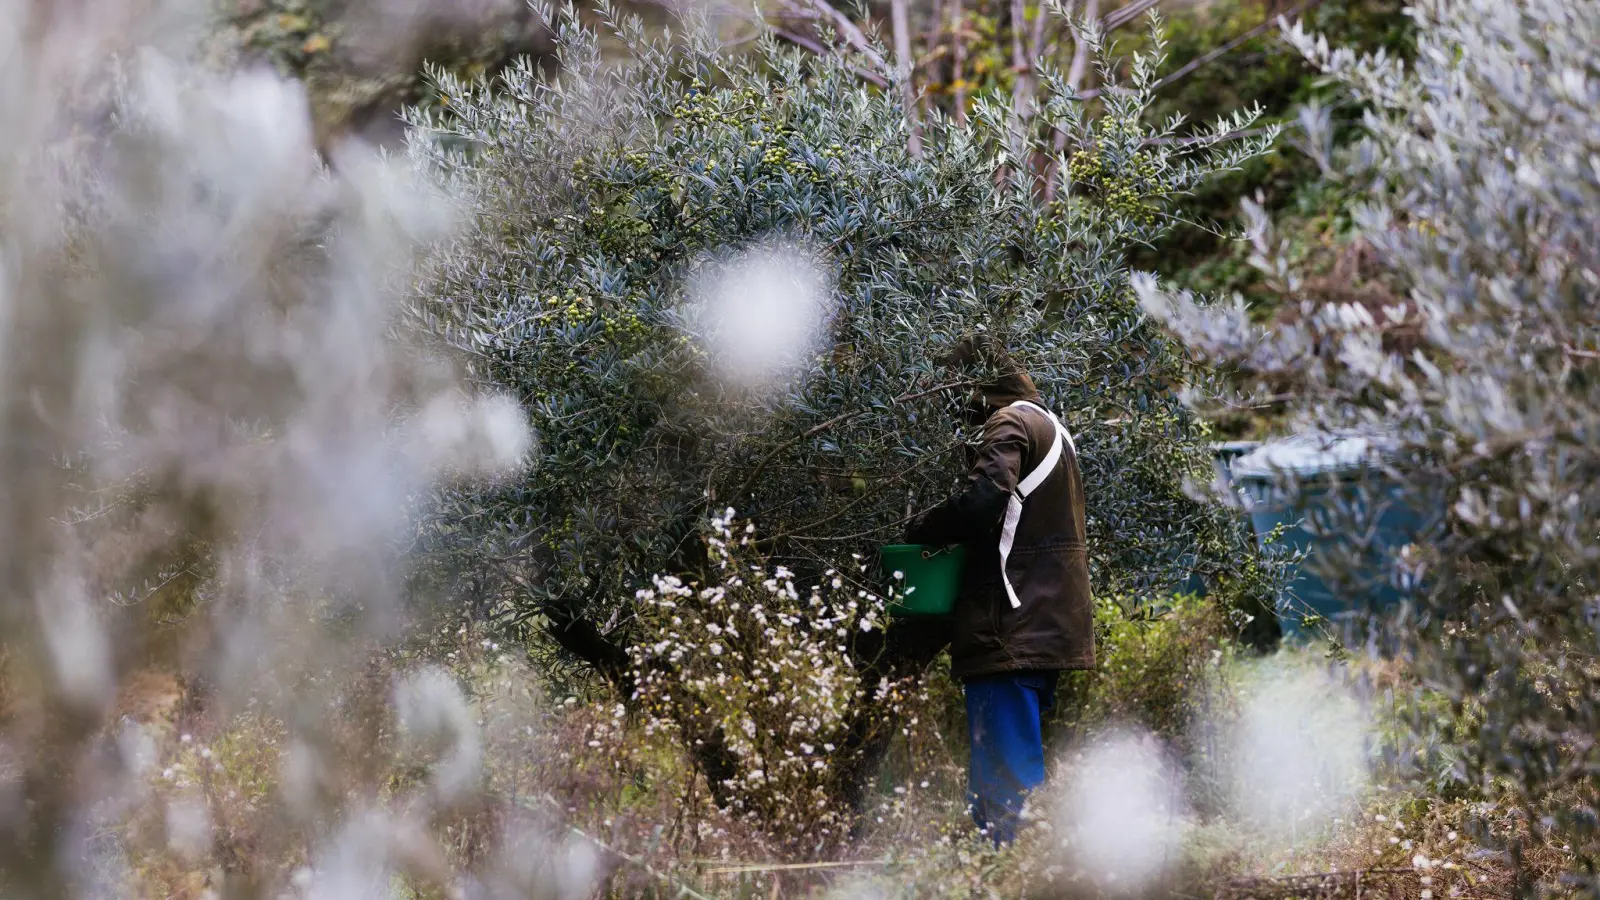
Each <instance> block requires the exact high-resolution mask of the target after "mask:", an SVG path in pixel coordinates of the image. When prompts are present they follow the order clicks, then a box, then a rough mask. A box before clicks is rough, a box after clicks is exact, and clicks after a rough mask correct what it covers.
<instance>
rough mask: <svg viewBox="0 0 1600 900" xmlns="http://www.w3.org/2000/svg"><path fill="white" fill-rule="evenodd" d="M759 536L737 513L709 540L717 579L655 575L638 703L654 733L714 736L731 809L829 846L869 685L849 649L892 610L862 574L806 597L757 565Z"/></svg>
mask: <svg viewBox="0 0 1600 900" xmlns="http://www.w3.org/2000/svg"><path fill="white" fill-rule="evenodd" d="M754 531H755V526H754V525H747V526H746V527H745V529H744V530H743V531H742V532H741V533H739V534H737V535H736V534H735V531H734V526H733V510H731V509H730V510H728V511H727V512H726V513H724V514H723V515H722V516H720V517H718V518H715V519H713V520H712V521H711V524H710V533H709V534H708V535H707V537H706V543H707V546H708V551H709V557H710V559H711V562H712V566H713V568H712V569H711V571H712V572H714V573H715V574H716V576H717V577H716V580H715V582H714V583H711V584H707V585H703V586H702V585H692V584H685V583H684V582H682V581H680V580H678V579H677V578H676V577H674V576H670V575H667V576H657V577H656V578H655V583H654V587H651V588H646V589H643V590H641V591H639V594H638V600H639V607H638V610H639V611H638V615H639V619H640V622H639V630H638V632H637V633H638V634H639V635H640V639H641V642H640V643H638V644H636V645H634V646H633V647H632V648H631V649H630V651H629V655H630V657H631V659H632V662H633V675H634V679H635V683H636V685H637V687H636V688H635V695H634V696H635V699H637V700H638V701H639V706H640V708H641V709H642V710H643V712H644V715H645V717H646V725H645V730H646V733H647V734H663V735H669V736H672V737H674V738H676V739H677V740H678V741H680V742H681V743H682V744H683V745H684V746H686V747H691V748H692V747H698V746H704V745H705V744H706V742H707V741H709V740H712V739H713V736H714V735H716V736H718V737H717V738H716V740H718V741H720V743H721V744H723V745H724V746H725V747H726V748H727V749H728V751H729V752H730V753H731V758H732V762H733V766H732V768H731V770H730V771H726V772H719V773H716V775H717V776H721V778H720V785H719V787H720V794H721V795H722V796H723V797H724V798H725V802H726V804H727V805H728V807H729V808H730V809H731V811H733V812H734V813H736V814H741V815H745V816H748V817H750V818H751V819H752V820H753V821H755V822H757V823H759V824H760V825H762V826H763V827H764V828H766V829H767V830H768V832H769V833H771V834H772V835H773V836H774V837H775V838H777V839H778V840H780V841H784V842H787V843H790V844H793V843H796V842H798V841H801V840H804V841H806V842H807V843H813V844H815V845H816V846H817V847H819V848H820V847H831V846H832V845H836V844H837V843H838V842H839V840H840V839H841V838H842V837H843V835H844V824H845V815H846V814H847V813H848V812H849V810H848V809H846V808H845V807H843V806H842V805H841V804H840V803H839V802H838V801H837V798H836V797H835V796H833V795H832V794H831V793H830V788H831V787H832V784H833V782H834V780H835V778H836V774H837V773H836V772H835V771H834V768H833V760H834V759H835V758H836V752H837V751H838V749H839V745H840V744H842V743H844V736H845V730H846V728H847V727H848V725H849V713H850V712H851V710H852V707H853V705H854V700H855V695H856V693H857V691H859V690H861V689H862V685H861V684H860V683H859V676H858V673H857V671H856V668H855V665H854V664H853V662H852V660H851V657H850V653H849V646H848V643H847V642H848V640H849V639H850V637H851V635H852V634H854V633H855V632H857V631H871V630H873V629H875V628H877V629H881V628H882V627H883V625H884V601H883V598H881V597H879V596H877V595H875V594H873V593H872V592H870V591H868V590H866V589H865V588H862V587H859V585H860V583H861V579H860V577H859V576H860V571H864V570H865V567H864V566H863V567H861V568H860V571H857V572H851V573H843V572H834V571H829V572H826V573H824V578H825V580H824V582H823V583H822V584H819V585H815V586H812V587H811V588H809V589H807V590H805V591H804V592H802V590H801V589H799V588H797V587H796V586H795V576H794V573H793V572H791V571H789V570H788V569H786V568H784V567H782V566H776V567H773V568H772V569H770V570H768V569H767V568H765V567H764V566H762V565H755V564H751V563H750V561H749V560H750V557H751V551H750V545H751V540H752V535H753V534H754ZM868 687H869V688H870V687H871V686H868ZM887 689H888V687H887V685H885V686H884V690H885V691H887ZM713 777H715V776H713Z"/></svg>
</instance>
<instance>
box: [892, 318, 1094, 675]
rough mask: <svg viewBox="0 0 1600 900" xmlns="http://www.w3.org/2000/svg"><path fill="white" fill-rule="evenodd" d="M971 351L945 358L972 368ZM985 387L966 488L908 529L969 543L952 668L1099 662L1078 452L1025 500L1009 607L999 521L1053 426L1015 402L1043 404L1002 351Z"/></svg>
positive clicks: (973, 670) (965, 671) (978, 670)
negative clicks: (1003, 579) (997, 370)
mask: <svg viewBox="0 0 1600 900" xmlns="http://www.w3.org/2000/svg"><path fill="white" fill-rule="evenodd" d="M990 352H991V353H992V352H993V351H990ZM963 354H964V355H965V356H966V358H965V359H963V358H962V356H963ZM971 355H972V348H971V345H970V344H968V343H966V342H964V344H963V345H961V346H959V347H958V350H957V351H956V353H955V354H952V357H947V361H948V362H950V363H952V364H955V365H957V366H961V367H966V366H967V365H970V363H971ZM980 393H981V396H982V400H981V401H977V400H976V399H975V402H974V403H973V404H972V405H971V406H970V407H969V410H970V412H973V413H980V414H981V415H983V416H984V418H983V419H982V421H983V437H982V440H981V441H980V443H979V445H978V447H977V448H976V450H975V451H969V454H968V456H969V463H970V471H969V473H968V475H967V482H966V485H965V487H964V488H963V489H962V491H961V492H960V493H958V494H957V495H956V496H954V497H952V498H951V499H949V500H947V501H945V502H944V503H942V504H940V505H939V506H936V507H934V508H933V509H931V510H928V511H927V512H926V513H925V514H923V515H922V516H920V517H919V518H918V519H917V520H916V521H914V522H913V523H912V525H911V527H910V528H909V529H908V530H907V532H906V540H907V542H909V543H916V544H936V545H938V544H957V543H959V544H964V545H965V546H966V549H967V561H966V567H965V569H964V571H963V575H962V583H961V591H960V594H959V595H958V597H957V599H956V606H955V611H954V614H953V621H952V628H953V631H952V634H953V639H952V641H951V645H950V659H951V664H952V672H953V674H954V675H955V676H956V677H957V678H962V679H967V678H976V677H980V676H984V675H994V674H1000V673H1004V672H1020V671H1040V670H1044V671H1058V670H1062V669H1088V668H1093V666H1094V617H1093V599H1092V596H1091V593H1090V590H1089V560H1088V550H1087V547H1086V545H1085V543H1084V539H1085V535H1084V491H1083V479H1082V476H1081V475H1080V474H1079V472H1078V459H1077V455H1076V454H1075V453H1074V452H1073V450H1072V447H1071V446H1070V445H1067V444H1064V445H1063V447H1062V450H1061V458H1060V459H1059V461H1057V463H1056V468H1055V471H1054V472H1053V473H1052V474H1051V475H1050V476H1048V477H1047V478H1045V480H1044V481H1043V483H1041V484H1040V485H1039V487H1038V488H1037V489H1036V490H1034V492H1033V493H1032V494H1030V495H1029V496H1028V497H1027V499H1026V500H1025V501H1024V503H1023V505H1022V516H1021V518H1020V520H1019V521H1018V523H1017V531H1016V539H1015V542H1014V543H1013V545H1012V548H1011V553H1010V556H1009V559H1008V561H1007V565H1006V572H1007V574H1008V575H1009V577H1010V581H1011V586H1012V588H1013V589H1014V590H1015V591H1016V594H1017V598H1018V599H1019V600H1020V601H1021V605H1020V606H1018V607H1016V608H1013V607H1012V606H1011V602H1010V599H1009V598H1008V597H1007V596H1006V591H1005V586H1004V584H1003V583H1002V582H1001V579H1000V529H1001V523H1002V521H1003V520H1004V516H1005V511H1006V506H1007V502H1008V500H1009V498H1010V497H1011V495H1012V493H1013V492H1014V491H1015V490H1016V489H1017V485H1018V484H1019V483H1020V482H1021V481H1022V479H1023V478H1024V477H1026V475H1027V473H1029V472H1031V471H1033V469H1034V467H1036V466H1038V465H1039V464H1040V463H1041V462H1042V461H1043V460H1044V458H1045V456H1046V454H1047V453H1048V452H1049V450H1050V445H1051V443H1052V442H1053V441H1054V440H1055V436H1056V431H1055V426H1054V425H1053V424H1052V423H1051V422H1050V420H1049V418H1048V417H1047V416H1045V415H1044V414H1043V413H1041V412H1040V411H1039V410H1036V409H1031V408H1029V407H1025V406H1012V405H1011V404H1012V403H1013V402H1015V401H1017V400H1028V401H1031V402H1033V403H1037V404H1039V405H1040V406H1044V403H1043V402H1042V400H1041V398H1040V396H1039V392H1038V390H1037V389H1036V388H1035V387H1034V384H1033V381H1032V379H1030V378H1029V377H1028V375H1027V374H1026V373H1024V372H1022V371H1021V370H1020V369H1019V368H1016V367H1015V366H1014V365H1011V364H1010V363H1009V361H1004V360H1003V357H1002V368H1001V369H1000V374H999V375H997V376H992V377H991V378H990V379H989V380H987V381H986V382H985V383H984V384H982V385H981V387H980Z"/></svg>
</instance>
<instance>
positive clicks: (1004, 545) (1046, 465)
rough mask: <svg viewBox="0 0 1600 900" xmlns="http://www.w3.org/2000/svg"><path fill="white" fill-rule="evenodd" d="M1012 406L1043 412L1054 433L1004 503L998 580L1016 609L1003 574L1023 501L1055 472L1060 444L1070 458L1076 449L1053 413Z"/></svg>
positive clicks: (1037, 407)
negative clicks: (1047, 446) (1034, 464)
mask: <svg viewBox="0 0 1600 900" xmlns="http://www.w3.org/2000/svg"><path fill="white" fill-rule="evenodd" d="M1011 405H1012V406H1026V407H1028V408H1030V409H1034V410H1037V411H1039V412H1041V413H1044V415H1045V416H1046V417H1047V418H1048V419H1049V420H1050V424H1051V425H1053V426H1055V432H1056V435H1055V440H1053V441H1051V442H1050V449H1049V451H1047V452H1046V453H1045V455H1044V459H1042V460H1040V461H1039V464H1038V465H1037V466H1034V467H1033V471H1031V472H1029V473H1028V474H1027V475H1025V476H1023V478H1022V480H1021V481H1020V482H1018V484H1017V490H1016V493H1014V494H1012V495H1011V499H1010V501H1009V502H1008V503H1007V504H1006V517H1005V521H1004V523H1002V525H1001V526H1000V580H1001V582H1002V583H1004V584H1005V587H1006V597H1007V598H1008V599H1009V600H1010V601H1011V606H1012V608H1013V609H1015V608H1016V607H1019V606H1021V605H1022V601H1021V600H1019V599H1018V598H1017V592H1016V590H1015V589H1014V588H1012V587H1011V576H1010V575H1009V574H1007V572H1006V560H1007V559H1009V558H1010V556H1011V547H1012V545H1014V544H1015V543H1016V540H1017V523H1018V522H1020V521H1022V501H1023V500H1025V499H1027V497H1028V495H1029V494H1031V493H1033V492H1034V491H1036V490H1038V488H1039V485H1041V484H1044V482H1045V479H1047V478H1049V477H1050V474H1051V473H1052V472H1054V471H1055V470H1056V464H1057V463H1059V462H1060V461H1061V445H1062V444H1063V443H1065V444H1066V445H1067V446H1068V447H1071V448H1072V455H1073V456H1077V455H1078V447H1077V445H1076V444H1074V443H1073V442H1072V434H1071V433H1070V432H1068V431H1067V427H1066V426H1065V425H1062V424H1061V420H1060V419H1058V418H1056V416H1055V413H1052V412H1051V411H1050V410H1048V409H1045V408H1044V407H1042V406H1040V405H1039V404H1037V403H1033V402H1031V401H1028V400H1018V401H1016V402H1015V403H1012V404H1011Z"/></svg>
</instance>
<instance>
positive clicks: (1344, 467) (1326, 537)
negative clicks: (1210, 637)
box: [1224, 435, 1435, 643]
mask: <svg viewBox="0 0 1600 900" xmlns="http://www.w3.org/2000/svg"><path fill="white" fill-rule="evenodd" d="M1382 452H1383V444H1382V442H1379V441H1374V440H1373V439H1371V438H1367V437H1362V436H1351V435H1343V436H1327V435H1299V436H1296V437H1292V438H1286V439H1283V440H1280V441H1273V442H1270V443H1267V444H1264V445H1261V446H1260V447H1258V448H1256V449H1254V450H1252V451H1250V452H1248V453H1244V454H1243V455H1240V456H1238V457H1237V458H1235V459H1232V460H1231V461H1230V462H1229V463H1228V464H1227V466H1226V470H1225V473H1224V474H1225V476H1226V477H1227V478H1228V479H1229V481H1231V482H1232V484H1233V485H1234V486H1235V487H1236V488H1238V490H1239V492H1240V494H1241V495H1242V498H1243V500H1244V503H1245V507H1246V509H1247V510H1248V511H1249V515H1250V521H1251V524H1252V526H1253V527H1254V529H1255V533H1256V539H1257V540H1258V541H1260V542H1261V543H1262V545H1263V546H1265V545H1266V542H1267V541H1268V540H1269V539H1270V538H1271V535H1272V532H1273V531H1274V530H1275V529H1277V528H1279V527H1280V526H1281V527H1282V528H1283V531H1282V532H1281V534H1280V535H1279V537H1278V539H1277V540H1278V543H1277V546H1287V547H1288V548H1291V549H1294V550H1304V551H1306V560H1305V563H1304V564H1303V565H1302V566H1301V567H1300V570H1299V571H1298V572H1297V573H1296V574H1295V577H1294V579H1293V581H1292V582H1291V583H1290V584H1289V585H1288V587H1287V589H1286V590H1285V591H1284V593H1283V594H1282V595H1281V596H1280V597H1279V598H1278V603H1277V613H1278V621H1279V624H1280V625H1281V626H1282V629H1283V636H1284V638H1285V639H1286V640H1299V641H1304V640H1305V639H1307V638H1310V637H1316V636H1319V635H1322V634H1325V633H1328V632H1331V634H1332V636H1334V637H1337V638H1338V639H1340V640H1341V641H1344V642H1347V643H1349V642H1354V641H1357V640H1359V639H1360V637H1361V636H1362V635H1363V633H1364V630H1365V629H1364V627H1363V626H1364V625H1365V624H1366V623H1367V622H1368V620H1369V618H1370V616H1372V615H1373V614H1381V613H1383V612H1384V611H1386V610H1388V609H1390V608H1392V607H1393V606H1395V605H1396V604H1397V603H1399V602H1400V601H1401V600H1402V599H1403V598H1404V597H1405V596H1407V595H1408V594H1409V593H1411V592H1412V591H1414V590H1415V589H1416V585H1415V584H1414V583H1413V581H1412V579H1411V578H1410V576H1409V575H1408V574H1407V570H1406V568H1405V567H1404V566H1397V565H1396V557H1397V555H1398V554H1399V553H1401V552H1402V550H1403V549H1404V548H1405V547H1406V546H1407V545H1409V544H1411V543H1412V542H1414V541H1415V540H1416V539H1417V538H1418V537H1420V536H1421V535H1422V534H1423V533H1424V532H1425V530H1426V529H1427V528H1428V527H1429V526H1430V524H1431V522H1433V521H1435V517H1434V516H1433V515H1431V514H1429V511H1427V510H1424V509H1421V508H1419V507H1418V506H1417V505H1415V504H1414V503H1412V502H1408V501H1407V498H1405V497H1404V496H1403V495H1402V493H1401V489H1400V486H1399V485H1398V484H1396V483H1395V482H1394V481H1393V480H1391V479H1389V478H1388V477H1386V476H1385V475H1384V474H1383V472H1382V471H1381V470H1380V468H1379V467H1378V465H1377V463H1378V462H1379V460H1380V458H1381V453H1382ZM1352 526H1355V527H1354V529H1352ZM1334 548H1339V549H1340V550H1341V551H1342V552H1341V554H1340V556H1341V559H1342V560H1345V561H1349V562H1354V563H1356V569H1357V570H1356V571H1340V572H1337V573H1329V572H1328V571H1327V570H1326V568H1325V565H1327V564H1328V563H1326V560H1327V558H1328V556H1329V554H1330V551H1331V550H1332V549H1334ZM1351 551H1355V552H1354V555H1352V554H1351ZM1319 563H1322V564H1319ZM1329 574H1335V575H1337V578H1336V579H1335V583H1333V584H1330V583H1329V582H1330V579H1329V578H1328V577H1326V576H1328V575H1329ZM1324 629H1326V631H1325V630H1324Z"/></svg>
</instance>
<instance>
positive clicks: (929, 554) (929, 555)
mask: <svg viewBox="0 0 1600 900" xmlns="http://www.w3.org/2000/svg"><path fill="white" fill-rule="evenodd" d="M949 552H950V548H949V547H940V548H939V549H937V550H923V551H922V558H923V559H933V558H934V557H935V556H938V555H939V554H941V553H949Z"/></svg>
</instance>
